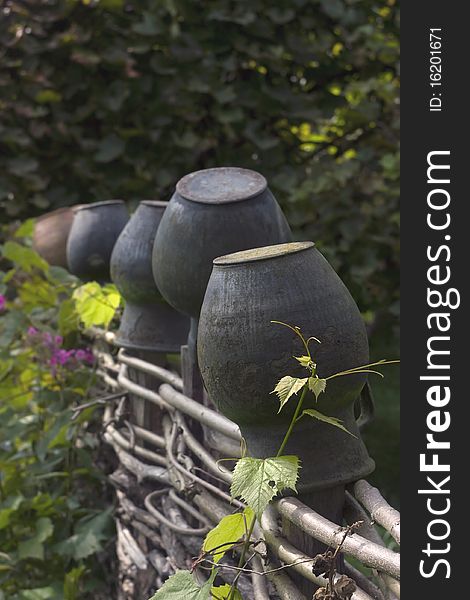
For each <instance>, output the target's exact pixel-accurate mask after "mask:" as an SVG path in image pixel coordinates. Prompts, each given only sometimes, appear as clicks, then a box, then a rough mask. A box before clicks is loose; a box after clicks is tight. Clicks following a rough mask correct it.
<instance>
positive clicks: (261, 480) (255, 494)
mask: <svg viewBox="0 0 470 600" xmlns="http://www.w3.org/2000/svg"><path fill="white" fill-rule="evenodd" d="M298 477H299V459H298V457H297V456H277V457H274V458H251V457H245V458H242V459H240V460H239V461H238V462H237V464H236V465H235V468H234V470H233V480H232V486H231V488H230V492H231V494H232V496H233V497H234V498H238V497H240V498H242V499H243V500H244V501H245V502H246V503H247V504H248V506H249V507H250V508H252V509H253V511H254V513H255V515H256V517H257V518H258V519H260V518H261V515H262V514H263V511H264V509H265V508H266V507H267V506H268V504H269V503H270V502H271V500H272V499H273V498H274V496H276V495H277V494H279V493H280V492H282V491H283V490H285V489H286V488H290V489H292V490H294V491H296V488H295V486H296V483H297V479H298Z"/></svg>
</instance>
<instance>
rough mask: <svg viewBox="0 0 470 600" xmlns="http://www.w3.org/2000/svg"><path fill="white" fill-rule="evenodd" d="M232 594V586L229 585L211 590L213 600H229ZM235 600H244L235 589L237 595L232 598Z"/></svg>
mask: <svg viewBox="0 0 470 600" xmlns="http://www.w3.org/2000/svg"><path fill="white" fill-rule="evenodd" d="M229 594H230V586H229V584H228V583H226V584H225V585H219V586H217V587H213V588H212V589H211V597H212V598H213V600H227V598H228V595H229ZM232 598H233V600H243V598H242V595H241V594H240V592H239V591H238V590H237V588H235V593H234V594H233V596H232Z"/></svg>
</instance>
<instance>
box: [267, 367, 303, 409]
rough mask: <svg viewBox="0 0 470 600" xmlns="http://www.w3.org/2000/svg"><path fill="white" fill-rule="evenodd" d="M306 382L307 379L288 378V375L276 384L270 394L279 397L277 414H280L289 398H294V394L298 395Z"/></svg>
mask: <svg viewBox="0 0 470 600" xmlns="http://www.w3.org/2000/svg"><path fill="white" fill-rule="evenodd" d="M307 381H308V378H307V377H304V378H300V377H290V375H286V376H285V377H283V378H282V379H281V380H280V381H279V382H278V384H277V385H276V387H275V388H274V389H273V391H272V392H271V394H274V393H276V394H277V395H278V397H279V401H280V403H281V405H280V407H279V410H278V413H280V412H281V410H282V408H283V406H284V405H285V404H286V402H287V401H288V400H289V398H290V397H291V396H294V395H295V394H298V393H299V392H300V390H301V389H302V388H303V387H304V385H305V384H306V383H307Z"/></svg>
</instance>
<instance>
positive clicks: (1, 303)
mask: <svg viewBox="0 0 470 600" xmlns="http://www.w3.org/2000/svg"><path fill="white" fill-rule="evenodd" d="M6 303H7V299H6V298H5V296H4V295H3V294H0V312H2V311H4V310H5V306H6Z"/></svg>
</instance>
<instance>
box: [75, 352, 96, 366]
mask: <svg viewBox="0 0 470 600" xmlns="http://www.w3.org/2000/svg"><path fill="white" fill-rule="evenodd" d="M75 358H76V359H77V360H78V361H81V362H86V363H89V364H93V363H94V362H95V357H94V356H93V352H92V351H91V350H90V349H89V348H86V349H85V350H83V349H80V350H76V351H75Z"/></svg>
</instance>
